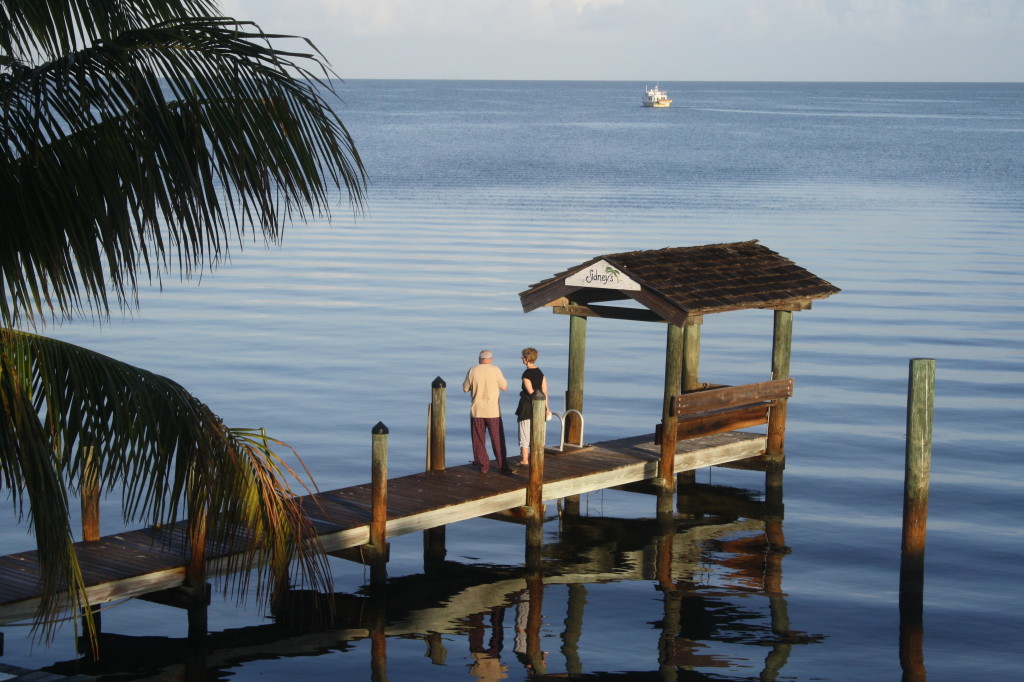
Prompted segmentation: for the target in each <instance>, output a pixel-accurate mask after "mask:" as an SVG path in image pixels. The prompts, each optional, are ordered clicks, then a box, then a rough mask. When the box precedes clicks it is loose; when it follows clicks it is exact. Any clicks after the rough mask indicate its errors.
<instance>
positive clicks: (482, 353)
mask: <svg viewBox="0 0 1024 682" xmlns="http://www.w3.org/2000/svg"><path fill="white" fill-rule="evenodd" d="M491 357H493V356H492V355H491V351H489V350H482V351H480V359H481V360H487V359H489V358H491Z"/></svg>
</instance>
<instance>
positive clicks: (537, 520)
mask: <svg viewBox="0 0 1024 682" xmlns="http://www.w3.org/2000/svg"><path fill="white" fill-rule="evenodd" d="M531 397H532V399H533V400H532V405H531V407H532V408H533V411H532V412H531V414H530V478H529V481H528V482H527V484H526V508H527V510H528V513H529V518H528V519H527V522H526V565H527V567H529V568H532V569H536V570H540V565H541V559H542V547H543V543H544V429H545V421H544V420H545V416H546V412H547V410H546V408H545V402H544V399H545V396H544V393H543V392H541V391H540V390H536V391H534V392H533V395H532V396H531Z"/></svg>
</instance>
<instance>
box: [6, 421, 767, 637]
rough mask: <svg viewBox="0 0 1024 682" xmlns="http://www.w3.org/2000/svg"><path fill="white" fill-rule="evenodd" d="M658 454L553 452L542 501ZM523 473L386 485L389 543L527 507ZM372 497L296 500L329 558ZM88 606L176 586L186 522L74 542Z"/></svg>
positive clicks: (30, 587)
mask: <svg viewBox="0 0 1024 682" xmlns="http://www.w3.org/2000/svg"><path fill="white" fill-rule="evenodd" d="M766 447H767V437H766V436H765V435H763V434H755V433H747V432H742V431H732V432H727V433H720V434H714V435H710V436H704V437H701V438H694V439H691V440H686V441H680V442H679V443H678V444H677V449H676V452H677V455H676V457H675V472H676V473H681V472H684V471H692V470H695V469H699V468H704V467H708V466H713V465H722V464H728V463H731V462H736V461H739V460H744V459H749V458H751V457H756V456H758V455H761V454H763V453H764V451H765V448H766ZM659 457H660V447H659V446H657V445H656V444H655V443H654V439H653V436H651V435H645V436H635V437H630V438H623V439H618V440H614V441H606V442H603V443H597V444H594V445H590V446H587V447H584V448H579V449H575V450H572V451H567V452H562V453H559V452H556V451H553V450H549V451H548V454H547V455H546V456H545V460H544V478H543V491H544V495H543V497H544V499H545V500H549V499H559V498H563V497H569V496H572V495H579V494H583V493H588V492H593V491H596V490H602V489H605V488H612V487H615V486H620V485H624V484H628V483H635V482H638V481H646V480H650V479H655V478H656V477H657V476H658V462H659ZM528 479H529V471H528V469H526V468H522V469H519V470H517V471H516V472H515V473H514V474H513V475H511V476H506V475H502V474H500V473H499V472H498V471H497V469H496V467H492V469H491V471H490V472H489V473H488V474H487V475H483V474H481V473H480V471H479V470H478V469H477V468H476V467H474V466H472V465H470V464H464V465H460V466H454V467H450V468H447V469H443V470H440V471H427V472H423V473H417V474H410V475H407V476H401V477H397V478H393V479H390V480H389V481H388V484H387V487H388V498H387V499H388V513H387V523H386V535H387V537H396V536H399V535H404V534H406V533H412V532H416V531H422V530H427V529H430V528H435V527H438V526H443V525H447V524H450V523H456V522H458V521H465V520H468V519H472V518H477V517H482V516H486V515H488V514H493V513H496V512H501V511H505V510H508V509H512V508H515V507H521V506H523V505H525V504H526V488H527V482H528ZM371 498H372V490H371V486H370V485H369V484H360V485H356V486H351V487H348V488H342V489H338V490H332V491H325V492H319V493H314V494H311V495H307V496H304V497H302V498H301V499H300V504H301V506H302V509H303V510H304V511H305V512H306V514H307V515H308V516H309V517H310V519H311V520H312V522H313V526H314V528H315V530H316V532H317V533H318V537H319V540H320V542H321V544H322V545H323V547H324V549H325V550H326V551H328V552H334V551H338V550H342V549H347V548H350V547H357V546H360V545H364V544H366V543H367V542H368V541H369V524H370V519H371V508H372V504H371ZM243 546H244V545H243V541H242V540H241V539H238V540H237V544H236V542H231V541H226V542H216V543H215V542H212V541H211V542H210V543H209V544H208V547H207V560H208V571H209V574H210V575H218V574H223V573H224V572H225V566H226V564H227V561H226V560H227V558H228V557H229V556H230V555H231V554H232V552H237V551H239V549H240V548H241V547H243ZM75 548H76V551H77V552H78V557H79V562H80V564H81V566H82V571H83V575H84V577H85V583H86V592H87V597H88V599H89V602H90V603H92V604H101V603H104V602H108V601H113V600H117V599H124V598H128V597H136V596H142V595H145V594H148V593H152V592H157V591H160V590H165V589H170V588H174V587H178V586H180V585H182V584H183V582H184V580H185V566H186V563H187V560H188V554H189V552H188V544H187V533H186V527H185V523H184V522H178V523H176V524H171V525H168V526H163V527H159V528H144V529H140V530H134V531H128V532H123V533H118V534H115V535H108V536H104V537H102V538H100V539H99V540H95V541H92V542H78V543H75ZM38 576H39V571H38V562H37V553H36V552H35V551H29V552H21V553H18V554H11V555H7V556H3V557H0V623H10V622H15V621H20V620H25V619H28V618H31V617H32V616H33V615H34V613H35V609H36V607H37V606H38V604H39V600H40V596H41V593H40V582H39V579H38Z"/></svg>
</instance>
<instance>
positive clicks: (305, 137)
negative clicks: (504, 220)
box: [0, 17, 366, 326]
mask: <svg viewBox="0 0 1024 682" xmlns="http://www.w3.org/2000/svg"><path fill="white" fill-rule="evenodd" d="M283 37H284V36H271V35H266V34H264V33H262V32H261V31H259V30H258V29H257V28H256V27H255V26H253V25H252V24H248V23H244V22H238V21H235V20H233V19H226V18H217V17H201V18H188V19H176V20H173V21H165V22H162V23H160V24H157V25H153V26H148V27H145V28H138V29H133V30H129V31H125V32H122V33H120V34H118V35H116V36H114V37H112V38H110V39H109V40H103V41H101V42H99V43H97V44H94V45H91V46H90V47H87V48H84V49H82V50H80V51H78V52H74V53H69V54H65V55H63V56H61V57H58V58H55V59H53V60H51V61H48V62H45V63H42V64H39V65H35V66H31V67H28V66H26V67H25V68H22V69H19V70H11V71H9V72H8V73H6V74H3V77H2V78H0V104H2V107H3V108H2V114H0V133H2V135H3V138H4V141H5V143H6V144H5V145H4V148H3V150H0V153H2V154H4V158H3V163H2V164H0V211H2V212H3V215H4V216H5V223H6V225H5V229H4V230H3V231H0V319H2V321H3V322H4V323H5V324H7V325H11V326H13V325H17V324H21V323H22V322H24V321H26V320H32V319H34V318H36V317H45V316H47V315H51V314H52V315H57V316H60V317H66V316H71V315H72V314H75V313H81V312H83V311H99V312H102V313H105V312H106V311H107V310H108V309H109V303H108V300H107V297H108V291H112V292H113V296H114V297H115V299H116V300H117V301H118V302H119V303H120V304H121V305H125V304H126V303H130V302H131V301H133V300H134V293H135V291H136V287H137V282H136V278H137V277H138V276H139V275H142V276H144V277H146V278H148V279H150V280H152V278H153V277H154V276H156V277H159V274H160V273H161V272H167V271H170V270H172V269H175V268H176V269H178V270H179V271H180V273H181V274H182V275H183V276H185V277H188V276H190V275H191V274H193V273H194V272H195V271H196V270H197V269H201V268H205V267H210V266H213V265H215V264H216V263H218V262H220V261H221V260H222V259H223V258H224V257H226V256H227V254H228V248H229V244H230V243H231V242H235V243H236V244H238V245H241V244H243V243H244V242H245V241H246V240H247V239H250V238H252V237H254V236H255V235H257V234H259V235H261V236H262V237H263V239H264V240H266V241H268V242H276V241H277V240H278V239H279V238H280V235H281V228H282V225H283V223H284V222H286V221H290V220H293V219H295V218H299V219H302V220H305V219H307V218H308V217H310V216H311V215H326V214H329V213H330V205H331V203H332V199H333V194H332V192H333V189H334V188H344V190H345V196H347V198H348V201H349V203H350V204H351V205H352V206H353V207H354V208H356V209H358V208H359V207H360V206H361V203H362V198H363V195H364V191H365V182H366V178H365V173H364V170H363V167H362V162H361V160H360V158H359V155H358V152H357V151H356V148H355V144H354V142H353V140H352V138H351V136H350V135H349V133H348V131H347V129H346V128H345V126H344V124H343V123H342V122H341V120H340V118H339V117H338V115H337V114H336V112H335V111H334V110H333V109H332V108H331V106H330V105H329V103H328V101H327V99H325V97H328V96H330V95H331V94H332V93H331V90H330V87H331V86H330V85H329V83H328V82H327V81H324V80H321V78H322V77H323V76H326V75H329V72H328V71H326V70H325V67H324V65H323V64H322V62H320V61H319V57H318V55H317V53H316V52H315V51H311V52H308V53H294V52H287V51H284V50H281V49H278V48H276V47H275V46H274V44H273V41H274V40H275V39H279V38H283ZM306 63H311V64H313V65H314V67H315V68H320V69H321V71H320V72H319V73H314V72H313V71H310V70H308V69H307V68H305V67H304V66H303V64H306Z"/></svg>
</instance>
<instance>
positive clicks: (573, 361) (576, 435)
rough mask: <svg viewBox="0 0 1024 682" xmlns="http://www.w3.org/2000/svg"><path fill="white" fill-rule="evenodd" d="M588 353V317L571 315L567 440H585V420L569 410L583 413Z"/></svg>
mask: <svg viewBox="0 0 1024 682" xmlns="http://www.w3.org/2000/svg"><path fill="white" fill-rule="evenodd" d="M586 354H587V318H586V317H583V316H581V315H571V316H570V317H569V376H568V379H567V381H566V391H565V410H566V417H565V422H566V423H565V441H566V442H567V443H582V442H583V420H582V419H581V418H580V416H579V415H578V414H575V413H573V412H570V411H569V410H578V411H579V413H580V414H583V367H584V364H585V360H586Z"/></svg>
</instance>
